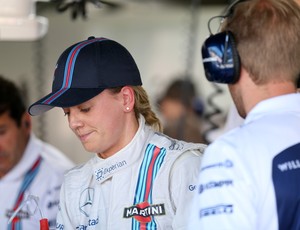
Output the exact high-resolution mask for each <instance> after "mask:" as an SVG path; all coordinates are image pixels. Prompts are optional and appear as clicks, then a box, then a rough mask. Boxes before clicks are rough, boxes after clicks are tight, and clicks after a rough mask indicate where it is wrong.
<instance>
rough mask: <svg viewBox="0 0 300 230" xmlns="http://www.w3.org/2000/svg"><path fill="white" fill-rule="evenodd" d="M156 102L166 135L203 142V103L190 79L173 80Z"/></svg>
mask: <svg viewBox="0 0 300 230" xmlns="http://www.w3.org/2000/svg"><path fill="white" fill-rule="evenodd" d="M157 104H158V109H159V111H160V113H161V115H162V121H163V132H164V133H165V134H166V135H168V136H170V137H172V138H175V139H180V140H184V141H187V142H198V143H205V139H204V137H203V135H202V115H203V103H201V101H200V100H199V98H198V96H197V94H196V89H195V86H194V84H193V83H192V81H191V80H189V79H176V80H174V81H173V82H172V83H171V84H170V85H169V86H168V88H167V89H166V92H165V93H164V95H163V96H162V97H161V98H160V99H159V100H158V103H157Z"/></svg>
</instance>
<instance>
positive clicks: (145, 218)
mask: <svg viewBox="0 0 300 230" xmlns="http://www.w3.org/2000/svg"><path fill="white" fill-rule="evenodd" d="M165 214H166V211H165V206H164V204H154V205H150V204H149V203H148V202H143V203H140V204H137V205H135V206H131V207H129V208H125V209H124V215H123V217H124V218H131V217H133V218H135V219H136V220H137V221H138V222H140V223H149V222H151V219H152V218H151V216H161V215H165Z"/></svg>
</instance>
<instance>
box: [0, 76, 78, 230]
mask: <svg viewBox="0 0 300 230" xmlns="http://www.w3.org/2000/svg"><path fill="white" fill-rule="evenodd" d="M73 166H74V165H73V163H72V162H71V161H70V160H69V159H68V158H67V157H66V156H65V155H64V154H63V153H62V152H60V151H59V150H57V149H56V148H55V147H54V146H52V145H50V144H48V143H45V142H43V141H41V140H39V139H38V138H37V137H36V136H35V135H34V134H33V132H32V121H31V117H30V115H29V114H28V113H27V111H26V105H25V101H24V95H23V94H22V91H21V89H19V88H18V87H17V85H16V84H15V83H14V82H12V81H10V80H8V79H6V78H4V77H3V76H0V191H1V196H0V207H1V208H0V225H1V226H2V227H3V229H39V224H40V223H39V219H41V218H42V217H41V216H40V213H39V209H40V210H41V212H42V213H43V217H44V218H48V221H49V224H50V227H55V223H56V215H57V212H58V202H59V193H60V187H61V184H62V180H63V174H64V172H65V171H66V170H68V169H70V168H71V167H73ZM30 198H33V199H30ZM23 204H25V205H24V206H23V208H21V209H20V210H19V211H18V212H15V211H17V210H18V208H19V207H21V206H22V205H23ZM37 205H38V207H37ZM34 210H36V211H35V212H34ZM14 214H16V215H15V218H13V219H12V221H11V222H10V224H9V225H8V221H9V219H10V218H11V217H12V215H14ZM6 226H8V227H7V228H5V227H6Z"/></svg>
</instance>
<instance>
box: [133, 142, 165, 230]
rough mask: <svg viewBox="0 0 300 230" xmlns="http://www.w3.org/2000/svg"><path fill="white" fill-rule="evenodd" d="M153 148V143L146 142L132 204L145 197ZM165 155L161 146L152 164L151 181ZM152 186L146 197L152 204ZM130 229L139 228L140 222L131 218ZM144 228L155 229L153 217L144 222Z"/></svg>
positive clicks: (138, 229)
mask: <svg viewBox="0 0 300 230" xmlns="http://www.w3.org/2000/svg"><path fill="white" fill-rule="evenodd" d="M155 148H156V146H155V145H152V144H148V146H147V148H146V150H145V155H144V159H143V162H142V164H141V167H140V170H139V177H138V181H137V188H136V193H135V199H134V205H136V204H139V203H141V202H144V201H145V199H146V198H145V194H146V180H147V175H148V170H149V166H150V163H151V160H152V158H153V155H154V150H155ZM165 155H166V149H165V148H161V149H160V152H159V153H158V156H157V159H156V160H155V162H154V165H153V174H152V178H151V179H152V182H154V179H155V178H156V176H157V174H158V172H159V169H160V167H161V165H162V163H163V161H164V158H165ZM152 185H153V184H152ZM152 188H153V187H151V188H150V191H149V197H148V202H149V204H152ZM132 229H133V230H140V223H139V222H138V221H137V220H135V219H132ZM146 229H149V230H154V229H156V223H155V220H154V218H153V217H152V221H151V222H149V223H147V224H146Z"/></svg>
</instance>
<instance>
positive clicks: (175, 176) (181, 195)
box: [170, 151, 202, 230]
mask: <svg viewBox="0 0 300 230" xmlns="http://www.w3.org/2000/svg"><path fill="white" fill-rule="evenodd" d="M201 159H202V153H200V152H198V151H187V152H184V153H183V154H182V156H180V157H179V158H178V159H177V160H176V161H175V163H174V166H173V168H172V171H171V177H170V180H171V182H170V193H171V198H172V204H173V207H174V210H175V214H174V218H173V222H172V227H173V229H178V230H183V229H186V227H187V219H188V217H189V213H190V208H191V202H192V199H193V197H194V193H195V192H196V183H197V179H198V175H199V170H200V163H201Z"/></svg>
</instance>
